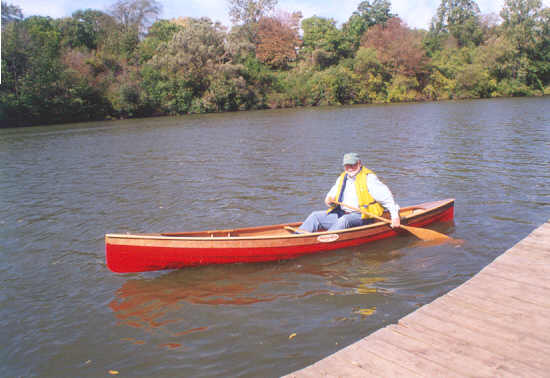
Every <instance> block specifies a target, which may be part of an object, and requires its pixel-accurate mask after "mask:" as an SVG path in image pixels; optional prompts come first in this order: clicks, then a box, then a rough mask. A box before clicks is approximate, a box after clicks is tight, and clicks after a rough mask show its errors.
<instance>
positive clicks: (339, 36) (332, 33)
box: [302, 16, 352, 68]
mask: <svg viewBox="0 0 550 378" xmlns="http://www.w3.org/2000/svg"><path fill="white" fill-rule="evenodd" d="M302 30H303V33H304V34H303V37H302V41H303V45H302V54H303V55H305V56H308V57H310V58H311V62H312V64H313V65H315V66H318V67H320V68H326V67H328V66H330V65H333V64H336V63H337V62H338V61H339V59H340V58H342V57H349V56H351V54H352V47H351V45H350V43H349V42H348V41H347V40H346V38H345V36H344V34H343V32H342V31H341V30H339V29H338V28H337V27H336V21H335V20H333V19H327V18H323V17H317V16H313V17H310V18H306V19H304V20H302Z"/></svg>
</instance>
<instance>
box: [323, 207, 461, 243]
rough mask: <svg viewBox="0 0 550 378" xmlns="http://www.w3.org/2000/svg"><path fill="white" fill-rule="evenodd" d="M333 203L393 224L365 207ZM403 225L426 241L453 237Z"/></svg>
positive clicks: (402, 226) (403, 227)
mask: <svg viewBox="0 0 550 378" xmlns="http://www.w3.org/2000/svg"><path fill="white" fill-rule="evenodd" d="M332 202H333V203H335V204H337V205H340V206H345V207H347V208H348V209H352V210H355V211H359V212H361V213H363V214H367V215H368V216H371V217H373V218H376V219H378V220H379V221H382V222H385V223H388V224H391V221H390V220H388V219H386V218H382V217H379V216H377V215H374V214H371V213H369V212H368V211H367V210H365V209H359V208H357V207H353V206H350V205H346V204H345V203H341V202H338V201H332ZM399 227H401V228H402V229H405V230H407V231H409V232H410V233H411V234H413V235H414V236H416V237H417V238H419V239H420V240H425V241H432V240H442V239H451V238H450V237H449V236H447V235H445V234H442V233H440V232H437V231H434V230H430V229H427V228H419V227H411V226H405V225H401V226H399Z"/></svg>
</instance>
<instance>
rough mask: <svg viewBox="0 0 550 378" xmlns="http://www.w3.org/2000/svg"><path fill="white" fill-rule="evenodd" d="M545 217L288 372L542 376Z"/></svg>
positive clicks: (546, 309)
mask: <svg viewBox="0 0 550 378" xmlns="http://www.w3.org/2000/svg"><path fill="white" fill-rule="evenodd" d="M548 277H550V221H549V222H546V223H545V224H543V225H541V226H540V227H538V228H537V229H535V230H534V231H533V232H531V233H530V234H529V235H528V236H527V237H526V238H524V239H523V240H521V241H520V242H518V243H517V244H516V245H514V246H513V247H512V248H510V249H509V250H507V251H506V252H505V253H503V254H502V255H500V256H499V257H497V258H496V259H495V260H494V261H493V262H492V263H491V264H489V265H488V266H486V267H485V268H483V269H482V270H481V271H480V272H479V273H478V274H477V275H475V276H474V277H472V278H471V279H470V280H468V281H467V282H465V283H464V284H462V285H461V286H459V287H457V288H455V289H454V290H451V291H450V292H449V293H447V294H445V295H444V296H442V297H440V298H437V299H436V300H434V301H433V302H431V303H429V304H427V305H425V306H423V307H421V308H419V309H418V310H416V311H415V312H413V313H411V314H409V315H407V316H405V317H403V318H402V319H400V320H399V321H398V322H397V324H391V325H388V326H386V327H384V328H382V329H380V330H378V331H376V332H374V333H372V334H371V335H369V336H367V337H365V338H364V339H362V340H359V341H358V342H356V343H354V344H352V345H350V346H348V347H346V348H344V349H342V350H340V351H338V352H336V353H334V354H332V355H330V356H328V357H327V358H325V359H322V360H321V361H318V362H316V363H314V364H312V365H310V366H308V367H306V368H304V369H302V370H298V371H296V372H294V373H291V374H290V375H288V377H296V378H302V377H319V376H323V377H348V376H349V377H355V376H361V377H365V376H377V377H378V376H383V377H403V376H445V377H462V376H476V377H494V376H499V377H517V376H530V377H548V376H549V373H548V372H549V371H550V360H549V359H548V358H547V356H549V355H550V280H548Z"/></svg>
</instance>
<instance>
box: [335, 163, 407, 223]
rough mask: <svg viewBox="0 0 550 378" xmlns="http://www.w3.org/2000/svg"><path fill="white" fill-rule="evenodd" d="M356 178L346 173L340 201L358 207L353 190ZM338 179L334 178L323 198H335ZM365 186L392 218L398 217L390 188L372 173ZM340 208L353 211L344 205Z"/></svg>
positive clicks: (357, 199) (397, 208)
mask: <svg viewBox="0 0 550 378" xmlns="http://www.w3.org/2000/svg"><path fill="white" fill-rule="evenodd" d="M356 178H357V176H354V177H350V176H349V175H348V178H347V182H346V187H345V188H344V194H343V196H342V201H341V202H342V203H346V204H348V205H350V206H354V207H359V198H357V192H356V190H355V179H356ZM338 181H340V180H339V178H338V179H336V183H334V185H333V186H332V188H331V189H330V191H329V192H328V193H327V195H326V198H325V200H326V199H328V198H329V197H332V198H336V194H337V193H338ZM367 188H368V190H369V193H370V194H371V196H372V198H373V199H374V200H375V201H376V202H378V203H380V205H382V206H383V207H384V208H385V209H387V210H388V211H389V212H390V215H391V218H392V219H395V218H399V205H398V204H397V203H395V200H394V199H393V195H392V193H391V191H390V189H389V188H388V187H387V186H386V184H384V183H383V182H382V181H380V180H379V179H378V177H377V176H376V175H375V174H373V173H371V174H368V175H367ZM336 199H337V198H336ZM342 209H343V210H344V211H345V212H353V211H354V210H352V209H350V208H347V207H345V206H343V207H342Z"/></svg>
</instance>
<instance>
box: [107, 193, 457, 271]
mask: <svg viewBox="0 0 550 378" xmlns="http://www.w3.org/2000/svg"><path fill="white" fill-rule="evenodd" d="M401 212H402V217H403V223H404V224H406V225H409V226H416V227H422V226H425V225H428V224H430V223H433V222H438V221H450V220H452V219H453V217H454V200H453V199H448V200H442V201H437V202H431V203H426V204H421V205H417V206H411V207H408V208H404V209H402V210H401ZM403 214H408V215H403ZM299 225H300V223H288V224H280V225H272V226H262V227H253V228H242V229H235V230H214V231H201V232H189V233H174V234H142V235H140V234H135V235H124V234H107V235H106V236H105V247H106V248H105V251H106V261H107V266H108V267H109V269H110V270H112V271H113V272H117V273H131V272H144V271H153V270H163V269H179V268H183V267H187V266H196V265H210V264H233V263H250V262H267V261H277V260H287V259H293V258H297V257H300V256H304V255H308V254H312V253H318V252H322V251H329V250H334V249H339V248H346V247H352V246H358V245H361V244H364V243H368V242H371V241H375V240H380V239H385V238H388V237H392V236H395V235H397V233H398V232H405V231H403V230H393V229H392V228H391V227H389V226H388V225H387V224H384V223H381V222H379V223H375V224H371V225H367V226H361V227H356V228H352V229H346V230H340V231H336V232H317V233H311V234H299V235H296V234H291V233H290V232H289V231H287V230H285V226H291V227H298V226H299Z"/></svg>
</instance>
